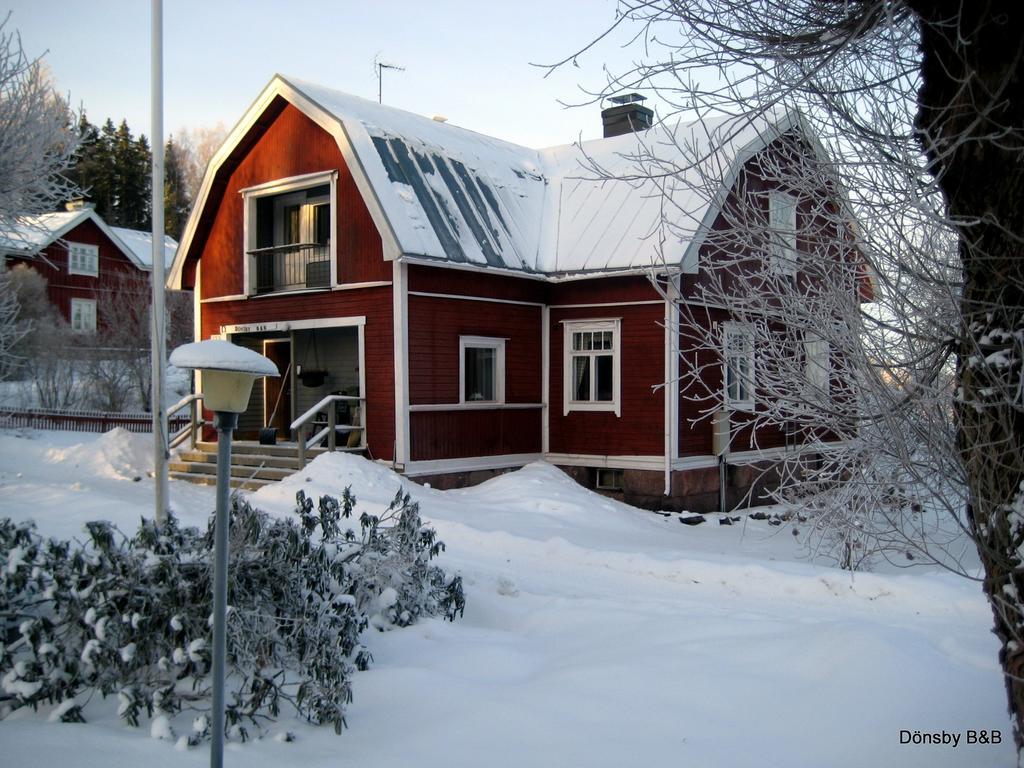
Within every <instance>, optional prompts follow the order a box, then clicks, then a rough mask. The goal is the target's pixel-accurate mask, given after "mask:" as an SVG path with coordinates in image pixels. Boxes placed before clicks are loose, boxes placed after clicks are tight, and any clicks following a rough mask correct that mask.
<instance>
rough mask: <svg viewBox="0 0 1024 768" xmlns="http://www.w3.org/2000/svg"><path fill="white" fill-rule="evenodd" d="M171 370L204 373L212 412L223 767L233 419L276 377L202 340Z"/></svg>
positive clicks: (236, 352) (217, 762)
mask: <svg viewBox="0 0 1024 768" xmlns="http://www.w3.org/2000/svg"><path fill="white" fill-rule="evenodd" d="M170 363H171V365H175V366H177V367H178V368H190V369H192V370H199V371H202V372H203V403H204V405H205V406H206V407H207V408H209V409H210V410H211V411H213V413H214V419H213V426H214V428H215V429H216V430H217V508H216V511H215V513H214V518H213V520H214V522H213V663H212V664H211V668H210V676H211V677H212V678H213V717H212V720H213V722H212V723H211V724H210V727H211V729H212V732H211V734H210V768H221V767H222V766H223V765H224V683H225V680H224V678H225V676H226V672H225V668H226V667H227V637H228V633H227V616H228V527H229V526H230V524H231V519H230V515H229V513H228V500H229V496H230V494H231V436H232V433H233V432H234V431H235V429H236V428H237V427H238V414H240V413H243V412H244V411H245V409H246V407H247V406H248V404H249V395H250V393H251V392H252V385H253V381H255V380H256V379H258V378H263V377H267V376H279V375H280V373H279V371H278V370H277V366H276V365H274V363H272V362H271V361H270V360H268V359H267V358H265V357H264V356H263V355H261V354H259V353H257V352H254V351H252V350H251V349H246V348H245V347H239V346H237V345H235V344H232V343H231V342H228V341H222V340H219V339H218V340H214V339H207V340H206V341H196V342H193V343H192V344H185V345H183V346H180V347H178V348H177V349H176V350H174V352H172V353H171V359H170Z"/></svg>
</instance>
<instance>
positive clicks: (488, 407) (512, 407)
mask: <svg viewBox="0 0 1024 768" xmlns="http://www.w3.org/2000/svg"><path fill="white" fill-rule="evenodd" d="M543 407H544V404H543V403H473V402H469V403H420V404H418V405H410V406H409V410H410V411H412V412H413V413H422V412H424V411H529V410H536V409H538V408H543Z"/></svg>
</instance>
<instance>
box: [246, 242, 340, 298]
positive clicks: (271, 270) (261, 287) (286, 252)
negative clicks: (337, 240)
mask: <svg viewBox="0 0 1024 768" xmlns="http://www.w3.org/2000/svg"><path fill="white" fill-rule="evenodd" d="M248 253H249V255H250V256H253V257H255V259H256V293H257V294H262V293H280V292H283V291H302V290H306V289H309V288H329V287H330V285H331V261H330V256H331V245H330V243H292V244H289V245H275V246H271V247H269V248H257V249H255V250H252V251H249V252H248Z"/></svg>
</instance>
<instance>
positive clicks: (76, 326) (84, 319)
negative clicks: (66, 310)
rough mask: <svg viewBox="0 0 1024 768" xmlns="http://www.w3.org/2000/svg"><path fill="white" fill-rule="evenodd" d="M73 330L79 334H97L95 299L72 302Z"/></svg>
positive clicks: (74, 300)
mask: <svg viewBox="0 0 1024 768" xmlns="http://www.w3.org/2000/svg"><path fill="white" fill-rule="evenodd" d="M71 330H73V331H76V332H79V333H95V332H96V301H95V300H93V299H72V300H71Z"/></svg>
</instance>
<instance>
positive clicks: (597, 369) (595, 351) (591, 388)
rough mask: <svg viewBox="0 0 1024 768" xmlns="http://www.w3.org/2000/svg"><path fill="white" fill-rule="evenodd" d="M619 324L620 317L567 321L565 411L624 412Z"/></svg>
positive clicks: (616, 413)
mask: <svg viewBox="0 0 1024 768" xmlns="http://www.w3.org/2000/svg"><path fill="white" fill-rule="evenodd" d="M620 326H621V321H620V320H617V319H616V320H583V321H572V322H566V323H565V355H564V360H563V369H564V372H565V377H564V378H565V381H564V395H563V400H564V403H563V406H564V412H565V413H568V412H569V411H614V412H615V415H616V416H620V415H621V412H622V404H621V398H620V397H619V379H620V376H619V366H620V362H621V360H620V354H619V352H620V349H619V348H620V346H621V327H620Z"/></svg>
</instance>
